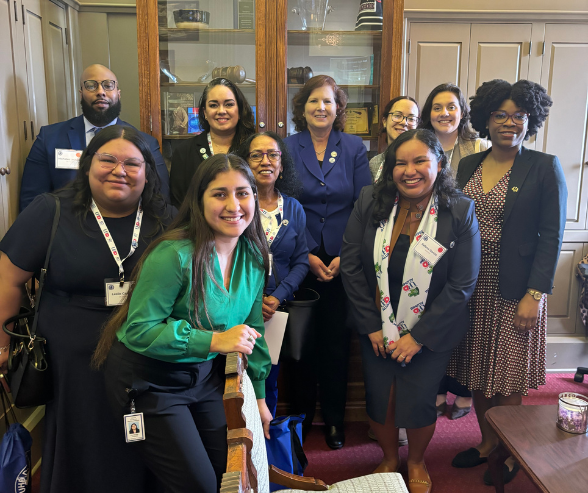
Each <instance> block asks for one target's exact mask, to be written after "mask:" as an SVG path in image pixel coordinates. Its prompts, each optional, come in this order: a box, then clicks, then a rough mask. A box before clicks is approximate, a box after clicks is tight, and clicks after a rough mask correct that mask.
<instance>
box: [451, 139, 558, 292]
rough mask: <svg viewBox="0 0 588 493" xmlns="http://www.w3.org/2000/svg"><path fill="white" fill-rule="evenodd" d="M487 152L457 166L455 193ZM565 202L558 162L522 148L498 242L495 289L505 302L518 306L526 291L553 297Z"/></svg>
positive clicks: (512, 175) (511, 176)
mask: <svg viewBox="0 0 588 493" xmlns="http://www.w3.org/2000/svg"><path fill="white" fill-rule="evenodd" d="M491 150H492V148H490V149H488V150H487V151H485V152H480V153H478V154H472V155H471V156H467V157H465V158H463V159H462V160H461V161H460V162H459V168H458V171H457V184H458V186H459V188H462V189H463V187H465V186H466V184H467V183H468V181H469V180H470V178H471V177H472V175H473V174H474V172H475V171H476V169H477V168H478V166H479V165H480V164H481V163H482V161H483V160H484V158H485V157H486V156H487V155H488V153H489V152H491ZM567 199H568V189H567V187H566V181H565V177H564V174H563V170H562V168H561V164H560V163H559V159H557V156H552V155H550V154H545V153H543V152H538V151H533V150H530V149H527V148H525V147H521V149H520V150H519V153H518V154H517V156H516V157H515V160H514V164H513V165H512V169H511V173H510V180H509V182H508V191H507V194H506V200H505V203H504V219H503V223H502V236H501V238H500V260H499V264H498V265H499V286H500V295H501V296H502V297H503V298H504V299H507V300H511V299H517V300H520V299H521V298H522V297H523V296H525V292H526V291H527V288H530V289H536V290H538V291H541V292H542V293H548V294H551V292H552V289H553V279H554V277H555V268H556V267H557V260H558V258H559V252H560V250H561V243H562V240H563V233H564V228H565V224H566V212H567Z"/></svg>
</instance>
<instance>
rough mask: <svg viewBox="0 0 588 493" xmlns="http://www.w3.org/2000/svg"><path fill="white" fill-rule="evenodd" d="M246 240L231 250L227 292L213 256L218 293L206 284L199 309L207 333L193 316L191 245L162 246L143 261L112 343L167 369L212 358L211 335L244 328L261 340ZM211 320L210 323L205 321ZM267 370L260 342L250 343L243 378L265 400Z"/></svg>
mask: <svg viewBox="0 0 588 493" xmlns="http://www.w3.org/2000/svg"><path fill="white" fill-rule="evenodd" d="M259 258H260V257H259V255H258V254H256V253H255V252H254V251H253V249H252V247H251V246H250V245H249V244H248V242H247V240H246V239H245V238H240V239H239V242H238V243H237V248H236V249H235V257H234V261H233V269H232V272H231V284H230V287H229V291H227V290H226V289H225V287H224V285H223V278H222V274H221V270H220V266H219V263H218V258H217V256H216V255H214V266H213V273H214V277H215V279H216V280H217V282H218V284H219V286H221V287H220V288H219V287H218V286H217V285H216V284H215V283H214V282H213V281H212V280H211V279H209V278H207V277H206V278H205V280H204V286H205V297H206V308H207V310H208V315H209V317H207V316H206V313H205V312H204V307H203V305H202V304H201V306H199V307H198V309H199V314H200V320H201V322H202V325H203V326H204V328H205V329H206V330H201V329H198V328H197V327H195V326H194V325H193V324H192V322H191V320H193V319H194V317H193V316H192V315H193V306H194V304H193V297H192V295H191V284H192V243H191V242H190V241H189V240H181V241H164V242H162V243H161V244H159V245H158V246H157V247H156V248H155V249H154V250H153V251H152V252H151V253H150V254H149V256H148V257H147V258H146V259H145V263H144V264H143V268H142V270H141V275H140V276H139V279H138V280H137V285H136V286H135V289H134V291H133V295H132V298H131V303H130V306H129V314H128V316H127V320H126V322H125V323H124V324H123V325H122V326H121V328H120V329H119V330H118V332H117V337H118V339H119V341H120V342H122V343H123V344H124V345H125V346H126V347H127V348H129V349H130V350H132V351H135V352H136V353H139V354H143V355H144V356H148V357H149V358H154V359H157V360H162V361H169V362H172V363H198V362H202V361H206V360H209V359H212V358H214V357H216V355H217V354H218V353H211V352H210V343H211V341H212V332H211V331H212V330H214V331H225V330H228V329H230V328H231V327H234V326H235V325H239V324H246V325H249V326H250V327H252V328H254V329H255V330H256V331H257V332H259V333H260V334H262V336H263V334H264V325H263V315H262V311H261V308H262V297H263V287H264V275H265V272H264V269H263V266H262V265H261V263H260V260H259ZM209 318H210V320H209ZM211 322H212V324H211ZM270 369H271V361H270V356H269V351H268V348H267V344H266V342H265V339H264V337H260V338H258V339H256V341H255V347H254V349H253V353H252V354H251V355H250V356H249V367H248V373H249V377H250V378H251V381H252V383H253V387H254V389H255V395H256V396H257V398H258V399H261V398H263V397H265V379H266V377H267V375H268V374H269V372H270Z"/></svg>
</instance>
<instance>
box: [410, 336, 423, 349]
mask: <svg viewBox="0 0 588 493" xmlns="http://www.w3.org/2000/svg"><path fill="white" fill-rule="evenodd" d="M410 337H412V340H413V341H414V342H416V343H417V344H418V345H419V346H421V347H422V346H423V344H422V343H420V342H419V341H417V340H416V339H415V338H414V336H413V335H412V334H410Z"/></svg>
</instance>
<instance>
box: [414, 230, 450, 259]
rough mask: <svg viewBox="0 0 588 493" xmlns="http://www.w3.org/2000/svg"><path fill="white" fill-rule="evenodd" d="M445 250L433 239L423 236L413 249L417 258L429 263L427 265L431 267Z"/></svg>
mask: <svg viewBox="0 0 588 493" xmlns="http://www.w3.org/2000/svg"><path fill="white" fill-rule="evenodd" d="M446 251H447V248H445V247H444V246H443V245H442V244H441V243H439V242H438V241H437V240H436V239H435V238H431V237H430V236H428V235H426V234H423V235H422V236H421V239H420V240H419V241H417V244H416V245H415V247H414V253H416V254H417V255H418V256H419V257H421V258H422V259H424V260H426V261H427V262H429V265H430V266H431V267H433V266H434V265H435V264H436V263H437V262H438V261H439V259H440V258H441V257H443V255H445V252H446Z"/></svg>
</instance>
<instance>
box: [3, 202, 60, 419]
mask: <svg viewBox="0 0 588 493" xmlns="http://www.w3.org/2000/svg"><path fill="white" fill-rule="evenodd" d="M60 211H61V206H60V203H59V198H58V197H55V216H54V217H53V226H52V228H51V238H50V240H49V246H48V248H47V255H46V256H45V265H44V266H43V268H42V269H41V275H40V276H39V289H38V291H37V293H36V297H35V298H34V308H33V309H32V310H27V309H23V308H21V312H20V313H19V314H18V315H16V316H14V317H11V318H9V319H8V320H6V321H5V322H4V323H3V324H2V329H3V330H4V332H6V333H7V334H8V335H9V336H10V349H9V351H10V353H9V355H8V375H7V378H8V383H9V385H10V390H11V392H12V400H13V401H14V405H15V406H16V407H18V408H25V407H36V406H42V405H43V404H46V403H47V402H48V401H50V400H51V399H52V398H53V383H52V379H51V371H50V366H49V363H48V361H47V355H46V354H45V344H46V343H47V341H46V339H45V338H44V337H41V336H40V335H39V334H37V324H38V322H39V305H40V302H41V294H42V293H43V286H44V285H45V279H46V277H47V266H48V264H49V257H50V255H51V246H52V245H53V239H54V238H55V232H56V231H57V226H58V224H59V216H60ZM34 285H35V280H34V279H33V282H32V286H33V290H34ZM33 292H34V291H33ZM11 323H14V327H13V328H12V330H9V329H8V326H9V325H10V324H11Z"/></svg>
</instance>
